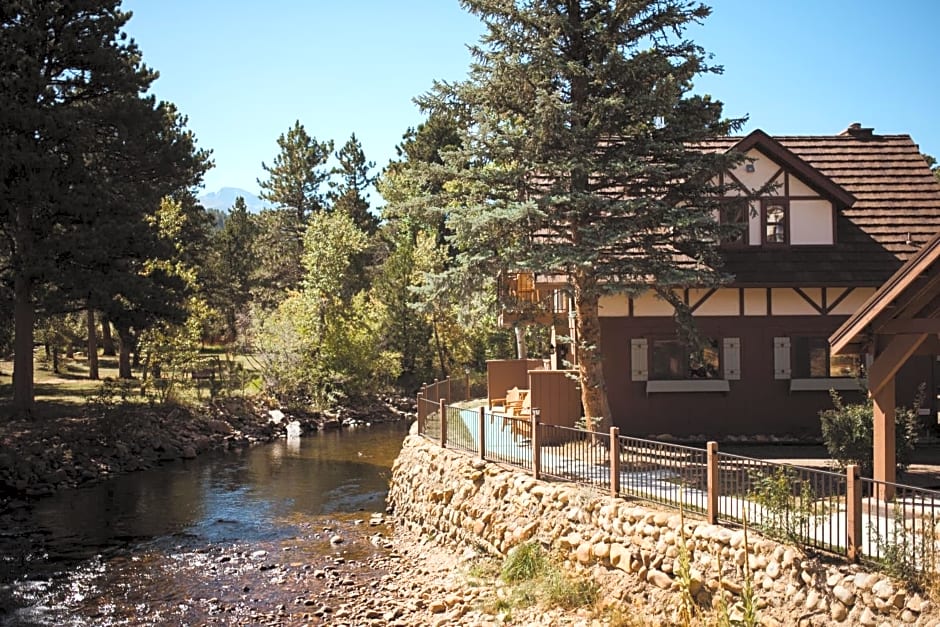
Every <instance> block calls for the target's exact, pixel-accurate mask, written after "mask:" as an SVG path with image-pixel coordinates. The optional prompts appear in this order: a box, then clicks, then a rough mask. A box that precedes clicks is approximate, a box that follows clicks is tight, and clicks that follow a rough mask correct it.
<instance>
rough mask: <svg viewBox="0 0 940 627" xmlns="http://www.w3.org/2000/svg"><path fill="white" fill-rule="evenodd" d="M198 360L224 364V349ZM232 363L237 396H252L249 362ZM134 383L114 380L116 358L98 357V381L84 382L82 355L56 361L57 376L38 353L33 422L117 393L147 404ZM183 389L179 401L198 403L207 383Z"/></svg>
mask: <svg viewBox="0 0 940 627" xmlns="http://www.w3.org/2000/svg"><path fill="white" fill-rule="evenodd" d="M202 356H204V357H205V358H207V359H210V358H219V359H221V360H222V361H223V362H224V361H225V359H226V357H225V353H224V349H222V348H219V347H210V348H207V349H206V350H205V351H203V353H202ZM234 360H235V361H236V362H237V363H238V364H240V365H241V366H242V368H243V369H244V372H245V377H244V379H245V383H244V386H243V388H242V389H241V391H240V392H241V393H248V394H250V393H253V392H255V391H257V390H258V389H259V383H258V379H259V373H258V371H257V369H256V367H255V365H254V362H253V360H251V359H248V358H245V357H244V356H241V355H237V356H234ZM12 373H13V362H12V361H8V360H0V416H2V417H7V416H11V415H12V413H13V411H12V400H13V377H12ZM133 374H134V377H135V378H134V379H132V380H130V381H126V382H124V381H119V380H118V358H117V357H105V356H99V357H98V376H99V377H100V379H99V380H97V381H93V380H91V379H89V378H88V362H87V360H86V359H85V357H84V355H83V354H81V353H76V355H75V358H74V359H68V358H66V357H64V356H62V357H60V358H59V372H58V373H55V372H53V371H52V363H51V362H50V361H49V360H47V359H46V358H45V355H44V352H43V351H42V350H41V349H39V350H37V351H36V355H35V375H34V381H35V383H34V385H35V391H36V411H35V413H34V417H36V418H46V417H48V418H57V417H63V416H68V415H74V414H75V413H76V410H77V409H80V408H81V407H83V406H84V405H85V404H86V403H87V402H88V400H89V399H92V398H94V397H96V396H100V395H102V393H103V392H104V393H105V394H111V395H113V396H114V397H115V398H114V400H118V401H121V400H122V399H121V395H120V392H121V391H123V392H124V394H125V397H124V399H123V401H122V402H127V403H141V404H146V403H147V402H148V398H147V396H145V395H143V394H141V390H140V378H139V377H140V372H139V371H137V370H135V371H134V372H133ZM181 383H184V385H178V386H177V392H178V394H177V396H179V397H182V399H183V400H198V399H200V398H207V397H208V396H209V393H208V385H209V384H208V382H193V381H191V380H188V379H187V380H184V381H182V382H181Z"/></svg>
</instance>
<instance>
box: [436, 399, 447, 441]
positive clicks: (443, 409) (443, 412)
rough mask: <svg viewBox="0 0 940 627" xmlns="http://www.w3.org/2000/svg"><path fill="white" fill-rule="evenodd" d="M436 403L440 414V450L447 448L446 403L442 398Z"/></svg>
mask: <svg viewBox="0 0 940 627" xmlns="http://www.w3.org/2000/svg"><path fill="white" fill-rule="evenodd" d="M438 403H440V414H441V448H447V401H446V400H444V399H443V398H442V399H441V400H440V401H438Z"/></svg>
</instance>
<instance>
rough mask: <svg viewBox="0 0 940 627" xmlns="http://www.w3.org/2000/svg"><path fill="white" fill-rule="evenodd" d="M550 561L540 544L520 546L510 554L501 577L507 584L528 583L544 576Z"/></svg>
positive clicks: (532, 543) (528, 543) (504, 563)
mask: <svg viewBox="0 0 940 627" xmlns="http://www.w3.org/2000/svg"><path fill="white" fill-rule="evenodd" d="M547 566H548V560H547V558H546V556H545V553H544V551H542V547H541V545H540V544H539V543H538V542H527V543H525V544H520V545H519V546H517V547H515V548H514V549H512V550H511V551H510V552H509V555H507V556H506V561H505V562H503V568H502V570H501V571H500V577H501V578H502V579H503V581H505V582H506V583H515V582H518V581H528V580H530V579H535V578H536V577H539V576H541V575H542V574H544V572H545V570H546V567H547Z"/></svg>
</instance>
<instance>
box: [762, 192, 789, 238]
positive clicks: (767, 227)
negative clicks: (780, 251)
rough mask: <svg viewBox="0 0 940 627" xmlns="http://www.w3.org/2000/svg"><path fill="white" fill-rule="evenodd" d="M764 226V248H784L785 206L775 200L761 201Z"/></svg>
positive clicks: (785, 235) (782, 201)
mask: <svg viewBox="0 0 940 627" xmlns="http://www.w3.org/2000/svg"><path fill="white" fill-rule="evenodd" d="M761 208H762V214H763V220H762V221H763V225H764V244H765V245H766V246H786V245H787V244H788V243H789V239H788V237H787V204H786V201H784V200H780V199H777V198H766V199H764V200H763V201H761Z"/></svg>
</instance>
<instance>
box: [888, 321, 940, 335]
mask: <svg viewBox="0 0 940 627" xmlns="http://www.w3.org/2000/svg"><path fill="white" fill-rule="evenodd" d="M875 333H878V334H881V335H898V334H901V333H940V318H910V319H907V320H889V321H888V322H886V323H884V324H883V325H882V326H880V327H878V328H877V329H875Z"/></svg>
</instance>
